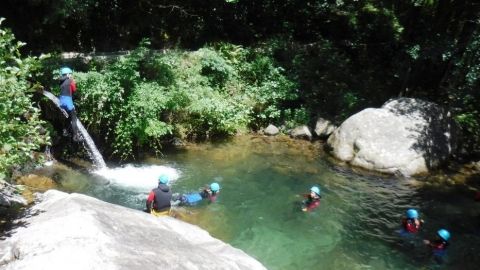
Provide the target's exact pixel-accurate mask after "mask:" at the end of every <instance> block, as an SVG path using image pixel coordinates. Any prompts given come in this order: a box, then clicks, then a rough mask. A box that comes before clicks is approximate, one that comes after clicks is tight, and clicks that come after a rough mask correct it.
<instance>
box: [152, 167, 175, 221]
mask: <svg viewBox="0 0 480 270" xmlns="http://www.w3.org/2000/svg"><path fill="white" fill-rule="evenodd" d="M168 182H169V178H168V176H167V175H164V174H162V175H160V177H159V178H158V187H157V188H154V189H152V191H151V192H150V194H148V198H147V202H146V206H147V211H146V212H148V213H150V214H152V215H154V216H166V215H168V214H169V213H170V206H171V203H170V201H171V200H172V191H171V190H170V187H169V186H168Z"/></svg>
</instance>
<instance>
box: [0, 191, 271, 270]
mask: <svg viewBox="0 0 480 270" xmlns="http://www.w3.org/2000/svg"><path fill="white" fill-rule="evenodd" d="M29 211H30V215H28V217H25V218H23V219H22V220H19V221H18V224H19V225H20V226H18V227H17V228H16V229H15V230H14V231H13V232H12V235H11V236H10V237H9V238H7V239H6V240H4V241H2V242H0V268H1V269H62V270H63V269H102V270H106V269H107V270H108V269H245V270H247V269H248V270H254V269H266V268H265V267H264V266H263V265H262V264H261V263H259V262H258V261H256V260H255V259H253V258H251V257H249V256H248V255H247V254H245V253H244V252H243V251H241V250H239V249H236V248H233V247H231V246H230V245H228V244H225V243H223V242H222V241H220V240H217V239H215V238H213V237H211V236H210V235H209V234H208V233H207V232H206V231H204V230H202V229H200V228H198V227H197V226H194V225H190V224H188V223H184V222H182V221H179V220H176V219H174V218H171V217H161V218H156V217H154V216H151V215H149V214H147V213H143V212H141V211H137V210H133V209H129V208H125V207H122V206H118V205H113V204H109V203H106V202H103V201H100V200H97V199H94V198H91V197H88V196H85V195H80V194H67V193H63V192H59V191H55V190H50V191H47V192H45V193H44V194H42V195H41V202H40V203H38V204H36V205H35V206H34V207H32V208H31V209H30V210H29Z"/></svg>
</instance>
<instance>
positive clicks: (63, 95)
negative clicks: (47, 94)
mask: <svg viewBox="0 0 480 270" xmlns="http://www.w3.org/2000/svg"><path fill="white" fill-rule="evenodd" d="M59 85H60V96H59V97H58V99H59V100H60V107H61V108H62V109H64V110H65V111H66V112H67V113H68V117H69V118H70V126H71V131H72V133H73V140H74V141H79V140H80V139H81V137H80V134H79V133H78V127H77V113H76V111H75V106H74V105H73V93H74V92H75V91H76V90H77V85H76V84H75V80H74V79H73V70H72V69H71V68H69V67H62V68H60V81H59ZM64 134H65V135H66V134H68V132H67V130H64Z"/></svg>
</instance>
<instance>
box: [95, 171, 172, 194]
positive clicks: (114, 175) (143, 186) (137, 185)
mask: <svg viewBox="0 0 480 270" xmlns="http://www.w3.org/2000/svg"><path fill="white" fill-rule="evenodd" d="M94 173H95V174H97V175H100V176H102V177H104V178H106V179H108V180H110V183H111V184H114V185H117V186H122V187H127V188H133V189H135V190H139V191H145V192H148V191H150V190H151V189H152V188H155V187H157V185H158V177H159V176H160V175H162V174H165V175H167V176H168V178H169V179H170V182H169V184H172V183H173V182H175V181H176V180H177V179H178V178H179V177H180V174H179V172H178V171H177V170H176V169H174V168H171V167H166V166H159V165H150V166H141V167H136V166H133V165H126V166H125V167H120V168H113V169H109V168H103V169H100V170H97V171H94Z"/></svg>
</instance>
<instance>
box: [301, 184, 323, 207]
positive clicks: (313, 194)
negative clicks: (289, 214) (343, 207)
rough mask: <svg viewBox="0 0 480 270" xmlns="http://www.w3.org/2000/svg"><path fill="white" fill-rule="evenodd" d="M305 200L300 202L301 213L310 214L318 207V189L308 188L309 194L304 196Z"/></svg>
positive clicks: (314, 187) (315, 187)
mask: <svg viewBox="0 0 480 270" xmlns="http://www.w3.org/2000/svg"><path fill="white" fill-rule="evenodd" d="M304 197H305V200H303V202H302V211H303V212H310V211H313V209H315V208H317V207H318V206H319V205H320V198H321V196H320V188H319V187H317V186H313V187H311V188H310V194H305V195H304Z"/></svg>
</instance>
